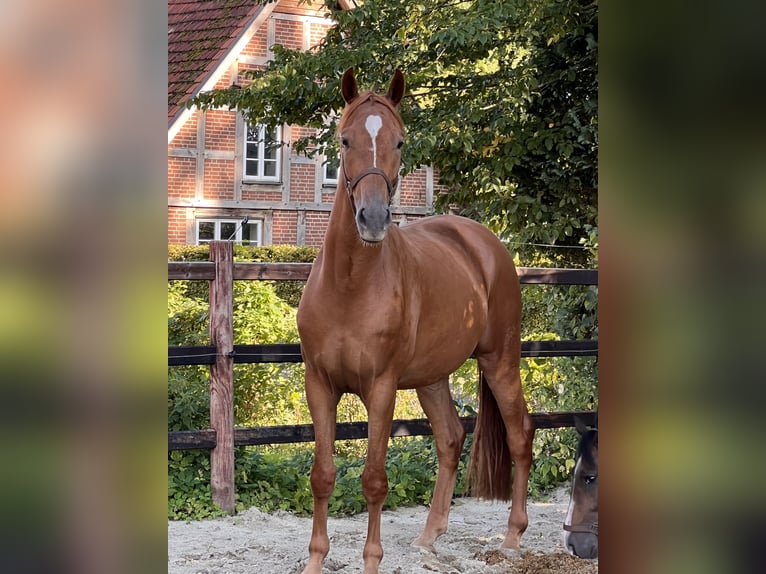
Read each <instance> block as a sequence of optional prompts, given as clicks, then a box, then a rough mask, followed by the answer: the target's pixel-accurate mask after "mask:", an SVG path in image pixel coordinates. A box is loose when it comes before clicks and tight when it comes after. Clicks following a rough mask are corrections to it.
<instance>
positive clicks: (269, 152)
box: [263, 142, 277, 160]
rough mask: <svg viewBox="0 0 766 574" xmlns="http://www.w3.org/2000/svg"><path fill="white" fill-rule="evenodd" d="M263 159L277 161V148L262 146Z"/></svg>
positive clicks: (269, 144) (271, 145)
mask: <svg viewBox="0 0 766 574" xmlns="http://www.w3.org/2000/svg"><path fill="white" fill-rule="evenodd" d="M263 156H264V159H270V160H276V159H277V146H276V144H274V143H273V142H272V143H268V144H266V145H265V146H264V150H263Z"/></svg>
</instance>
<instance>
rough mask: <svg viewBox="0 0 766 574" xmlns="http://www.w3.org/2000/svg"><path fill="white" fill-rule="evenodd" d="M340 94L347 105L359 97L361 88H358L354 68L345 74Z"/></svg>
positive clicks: (341, 81) (341, 82)
mask: <svg viewBox="0 0 766 574" xmlns="http://www.w3.org/2000/svg"><path fill="white" fill-rule="evenodd" d="M340 93H341V94H343V99H344V100H345V101H346V103H347V104H350V103H351V102H352V101H354V99H355V98H356V97H357V96H358V95H359V88H357V86H356V78H355V77H354V68H349V69H348V70H346V71H345V72H343V78H341V80H340Z"/></svg>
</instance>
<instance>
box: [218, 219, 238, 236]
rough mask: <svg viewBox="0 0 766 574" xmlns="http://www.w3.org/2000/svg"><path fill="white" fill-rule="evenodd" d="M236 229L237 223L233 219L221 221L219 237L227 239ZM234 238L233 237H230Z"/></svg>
mask: <svg viewBox="0 0 766 574" xmlns="http://www.w3.org/2000/svg"><path fill="white" fill-rule="evenodd" d="M236 230H237V224H236V223H234V222H233V221H222V222H221V237H220V239H224V240H225V239H228V238H229V237H230V236H231V234H232V233H234V232H235V231H236ZM232 239H234V237H232Z"/></svg>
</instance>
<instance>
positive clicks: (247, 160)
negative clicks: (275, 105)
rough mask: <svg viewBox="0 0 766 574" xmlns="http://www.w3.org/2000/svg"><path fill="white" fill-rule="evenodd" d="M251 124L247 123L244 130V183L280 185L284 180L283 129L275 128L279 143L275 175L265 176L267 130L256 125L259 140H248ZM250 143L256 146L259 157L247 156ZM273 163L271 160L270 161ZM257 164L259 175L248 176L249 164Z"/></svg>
mask: <svg viewBox="0 0 766 574" xmlns="http://www.w3.org/2000/svg"><path fill="white" fill-rule="evenodd" d="M249 127H250V124H248V123H247V121H245V130H244V135H243V139H244V146H243V152H242V180H243V181H265V182H270V183H279V182H280V181H281V180H282V147H281V143H282V127H281V126H277V127H275V128H274V137H275V141H276V142H277V146H278V147H277V154H276V156H277V157H276V160H275V161H274V163H275V169H274V175H273V176H270V175H269V176H267V175H264V173H265V171H266V170H265V163H266V159H265V157H264V156H265V151H266V149H265V148H266V140H265V138H264V131H265V129H266V126H265V125H264V124H256V128H257V129H258V140H257V141H256V140H250V139H248V137H247V136H248V134H249V132H250V129H249ZM248 143H252V144H256V145H257V146H258V147H257V150H258V157H252V158H251V157H248V155H247V149H248ZM269 161H271V160H269ZM253 163H255V164H256V165H257V166H258V170H257V171H258V173H257V174H256V175H248V173H247V167H248V164H251V165H252V164H253Z"/></svg>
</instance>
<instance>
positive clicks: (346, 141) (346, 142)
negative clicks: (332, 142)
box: [340, 138, 348, 148]
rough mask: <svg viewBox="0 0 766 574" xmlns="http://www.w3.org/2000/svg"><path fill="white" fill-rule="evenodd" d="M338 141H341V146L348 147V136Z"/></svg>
mask: <svg viewBox="0 0 766 574" xmlns="http://www.w3.org/2000/svg"><path fill="white" fill-rule="evenodd" d="M340 143H341V145H343V147H346V148H347V147H348V138H341V140H340Z"/></svg>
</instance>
